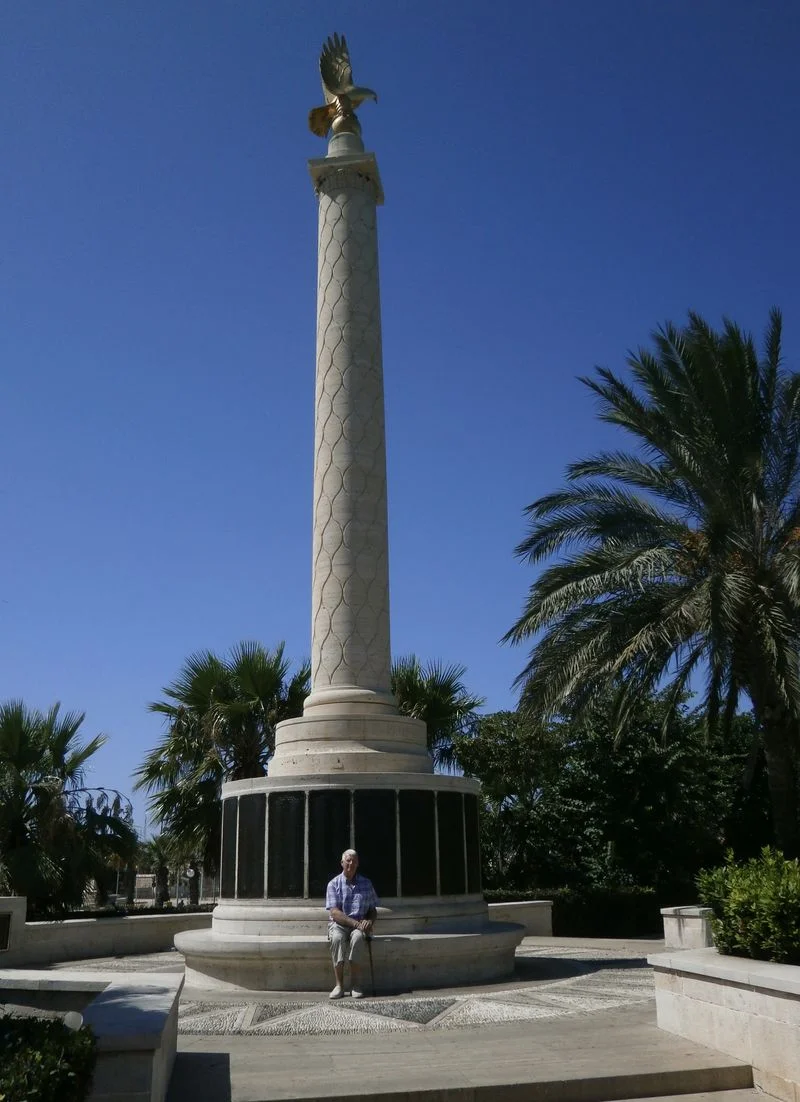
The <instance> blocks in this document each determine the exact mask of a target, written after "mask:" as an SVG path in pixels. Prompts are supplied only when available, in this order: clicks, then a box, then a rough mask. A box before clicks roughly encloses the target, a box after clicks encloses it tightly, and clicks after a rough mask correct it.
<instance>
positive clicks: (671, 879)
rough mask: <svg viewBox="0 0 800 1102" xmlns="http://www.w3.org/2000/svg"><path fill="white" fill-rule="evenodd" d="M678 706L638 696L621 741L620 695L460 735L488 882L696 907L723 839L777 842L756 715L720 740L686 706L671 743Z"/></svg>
mask: <svg viewBox="0 0 800 1102" xmlns="http://www.w3.org/2000/svg"><path fill="white" fill-rule="evenodd" d="M670 708H671V702H670V701H668V700H666V699H665V698H664V696H663V695H661V696H657V697H655V698H651V699H648V700H644V701H637V702H636V704H635V706H634V707H633V708H632V710H631V712H630V713H629V714H628V716H627V719H626V723H625V726H624V730H623V731H622V732H621V733H620V734H618V735H616V736H615V728H614V725H615V716H614V710H613V699H612V698H610V697H606V698H601V699H600V700H598V701H597V702H595V705H594V706H593V707H592V708H591V709H589V710H585V711H582V712H581V713H579V714H578V715H576V716H570V717H565V718H563V719H562V720H561V721H559V722H558V723H551V724H548V725H542V724H537V723H535V722H534V721H532V720H531V719H530V717H529V716H526V715H524V714H521V713H514V712H501V713H496V714H494V715H490V716H485V717H481V720H480V721H479V723H478V725H477V727H476V729H475V731H474V732H472V733H471V734H470V735H469V736H465V737H463V738H460V739H458V740H457V741H456V752H457V755H458V758H459V760H460V761H461V763H462V765H463V767H464V770H465V772H467V773H468V774H470V775H473V776H477V777H478V778H479V779H480V780H481V782H482V784H483V799H484V813H483V815H482V819H481V831H482V849H483V856H484V876H485V880H486V884H487V887H500V888H506V889H508V888H512V889H513V888H516V889H525V888H532V887H539V888H545V887H549V888H554V887H571V888H579V889H585V888H614V887H628V886H633V885H635V886H638V887H648V888H654V889H655V890H656V891H657V892H658V893H659V894H660V896H661V898H662V899H663V901H664V902H665V903H668V902H669V901H670V900H671V899H674V900H679V901H681V902H691V900H692V898H693V897H694V877H695V874H696V873H697V871H698V870H699V868H700V867H701V866H702V865H703V864H707V863H713V862H714V861H717V860H719V859H721V856H722V854H723V852H724V850H725V847H726V846H728V845H732V844H742V845H743V851H744V852H746V853H748V854H749V853H751V852H757V851H758V848H759V847H760V846H761V845H762V844H764V843H765V842H768V841H769V840H770V829H769V816H768V804H767V799H766V791H765V789H764V786H763V773H762V771H760V770H759V768H758V765H756V769H755V776H754V775H753V767H752V765H751V763H750V758H751V748H752V743H753V738H754V728H755V724H754V721H753V719H752V717H751V716H749V715H743V716H738V717H736V720H735V721H734V723H733V725H732V729H731V735H730V736H729V738H728V740H727V742H726V743H723V740H722V739H721V737H719V736H714V737H711V738H709V737H707V732H706V730H705V726H704V724H703V722H702V719H701V718H700V717H698V716H697V715H694V714H692V713H690V712H689V711H688V710H687V709H686V708H685V707H682V708H680V709H679V711H678V713H677V715H676V716H674V717H673V723H672V725H671V728H670V733H669V735H668V737H665V736H664V734H663V726H664V720H665V715H666V713H667V711H668V709H670Z"/></svg>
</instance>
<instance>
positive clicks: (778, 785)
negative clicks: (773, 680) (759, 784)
mask: <svg viewBox="0 0 800 1102" xmlns="http://www.w3.org/2000/svg"><path fill="white" fill-rule="evenodd" d="M767 711H768V712H770V711H771V710H770V709H768V710H767ZM773 715H774V713H773ZM765 718H766V717H765ZM781 718H782V720H783V722H775V721H774V719H772V718H770V719H767V721H766V722H764V724H763V727H762V730H763V736H764V757H765V759H766V763H767V780H768V783H769V795H770V803H771V805H772V825H773V827H774V828H775V840H776V841H777V843H778V845H779V846H780V848H781V849H782V850H783V852H784V854H785V856H786V857H800V815H799V814H798V811H800V809H799V808H798V791H799V790H800V786H799V785H798V772H797V751H796V742H797V736H798V728H797V724H796V723H795V722H794V721H793V720H791V718H790V717H789V716H787V715H786V714H785V713H784V714H783V715H782V716H781Z"/></svg>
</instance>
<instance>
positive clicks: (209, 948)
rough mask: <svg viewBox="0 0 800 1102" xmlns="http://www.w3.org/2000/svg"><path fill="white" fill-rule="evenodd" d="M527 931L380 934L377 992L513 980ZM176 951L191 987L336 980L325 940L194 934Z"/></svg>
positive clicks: (499, 926)
mask: <svg viewBox="0 0 800 1102" xmlns="http://www.w3.org/2000/svg"><path fill="white" fill-rule="evenodd" d="M524 932H525V930H524V927H522V926H518V925H516V924H512V923H503V922H491V923H487V925H486V926H485V927H483V928H482V929H479V930H471V931H468V932H451V933H435V934H408V935H405V936H403V935H394V934H386V935H380V934H378V935H376V936H375V937H374V938H373V939H372V964H373V974H374V989H375V991H376V993H381V994H388V993H392V992H397V991H408V990H412V989H417V988H427V987H456V986H458V985H459V984H468V983H469V984H474V983H491V982H495V981H499V980H506V979H509V978H510V977H511V976H512V974H513V971H514V952H515V950H516V947H517V945H519V943H520V941H521V940H522V937H523V935H524ZM175 947H176V948H177V949H178V950H179V951H180V952H181V953H183V955H184V956H185V958H186V985H187V987H199V988H206V989H212V990H227V991H321V990H324V989H325V988H326V987H327V986H329V985H330V981H331V975H332V967H331V957H330V950H329V947H328V939H327V937H325V936H324V935H317V936H288V935H287V936H262V937H257V936H246V935H239V936H236V935H226V934H218V933H215V932H214V931H213V930H189V931H185V932H184V933H180V934H177V935H176V937H175ZM368 970H369V958H368V957H367V959H366V961H365V964H364V971H365V973H366V972H367V971H368ZM370 987H372V983H370Z"/></svg>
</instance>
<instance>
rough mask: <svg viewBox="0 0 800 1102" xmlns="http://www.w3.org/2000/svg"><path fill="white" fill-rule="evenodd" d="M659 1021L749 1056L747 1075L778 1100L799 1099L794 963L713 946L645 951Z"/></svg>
mask: <svg viewBox="0 0 800 1102" xmlns="http://www.w3.org/2000/svg"><path fill="white" fill-rule="evenodd" d="M648 963H649V964H651V965H652V966H653V968H654V974H655V988H656V1011H657V1018H658V1025H659V1027H660V1028H661V1029H664V1030H666V1031H667V1032H669V1033H676V1034H678V1035H679V1036H681V1037H686V1038H687V1039H689V1040H691V1041H694V1042H696V1043H698V1044H702V1045H707V1046H709V1047H710V1048H715V1049H717V1050H718V1051H719V1052H724V1053H726V1054H728V1055H729V1056H736V1057H738V1058H739V1059H740V1060H746V1061H748V1062H749V1063H750V1064H751V1065H752V1068H753V1080H754V1082H755V1084H756V1086H758V1087H760V1088H761V1089H762V1090H763V1091H764V1092H765V1093H766V1094H769V1095H772V1096H773V1097H775V1098H779V1099H782V1100H783V1102H800V968H798V967H797V966H794V965H786V964H773V963H771V962H769V961H757V960H749V959H746V958H744V957H728V956H722V955H721V954H719V953H718V952H717V950H716V949H688V950H682V951H680V952H677V953H659V954H657V955H655V956H651V957H648Z"/></svg>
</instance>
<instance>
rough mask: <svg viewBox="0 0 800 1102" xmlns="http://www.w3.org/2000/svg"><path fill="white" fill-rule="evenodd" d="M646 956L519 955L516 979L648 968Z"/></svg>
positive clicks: (563, 977)
mask: <svg viewBox="0 0 800 1102" xmlns="http://www.w3.org/2000/svg"><path fill="white" fill-rule="evenodd" d="M647 967H648V964H647V960H646V959H645V958H644V957H627V958H621V957H617V959H616V960H575V958H574V957H536V956H531V957H517V958H516V960H515V962H514V979H515V980H525V981H526V982H532V981H534V980H564V979H570V978H571V977H573V976H588V975H589V974H590V973H592V972H602V971H604V970H605V969H607V968H614V969H617V970H619V969H621V968H647Z"/></svg>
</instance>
